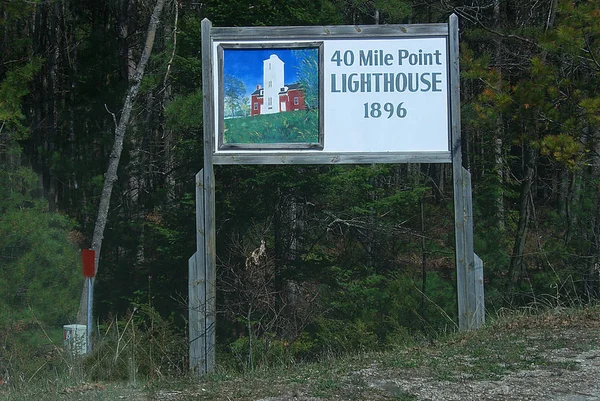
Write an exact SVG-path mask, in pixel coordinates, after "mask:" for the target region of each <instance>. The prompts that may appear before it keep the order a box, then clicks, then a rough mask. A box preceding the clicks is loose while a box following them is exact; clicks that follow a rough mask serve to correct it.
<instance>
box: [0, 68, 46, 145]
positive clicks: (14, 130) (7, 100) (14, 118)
mask: <svg viewBox="0 0 600 401" xmlns="http://www.w3.org/2000/svg"><path fill="white" fill-rule="evenodd" d="M41 64H42V63H41V59H39V58H34V59H33V60H32V61H31V62H29V63H27V64H25V65H23V66H18V67H15V68H13V69H11V70H9V71H8V72H6V75H5V76H4V79H2V82H0V127H1V128H0V139H2V137H3V136H4V135H6V134H7V133H8V135H9V136H10V138H11V139H13V140H19V139H23V138H24V137H25V136H26V135H27V131H26V129H25V127H24V126H23V120H24V119H25V116H24V115H23V113H22V110H21V101H22V99H23V97H25V96H26V95H27V94H29V92H30V88H29V84H30V82H31V80H32V78H33V76H34V75H35V74H36V73H37V72H38V71H39V69H40V67H41ZM2 142H4V141H2Z"/></svg>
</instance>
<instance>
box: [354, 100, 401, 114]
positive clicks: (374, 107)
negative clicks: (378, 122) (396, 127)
mask: <svg viewBox="0 0 600 401" xmlns="http://www.w3.org/2000/svg"><path fill="white" fill-rule="evenodd" d="M403 104H404V102H402V103H400V104H398V105H397V106H396V105H394V104H393V103H384V104H383V105H382V104H381V103H377V102H374V103H365V104H364V105H363V106H364V107H365V115H364V118H380V117H387V118H392V117H394V116H395V117H398V118H404V117H406V114H407V111H406V109H405V108H404V107H402V105H403Z"/></svg>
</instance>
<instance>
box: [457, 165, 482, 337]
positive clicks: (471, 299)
mask: <svg viewBox="0 0 600 401" xmlns="http://www.w3.org/2000/svg"><path fill="white" fill-rule="evenodd" d="M462 176H463V187H462V188H461V195H462V197H463V206H464V214H463V219H464V220H463V221H464V227H463V235H464V237H465V239H464V247H465V253H464V256H465V265H466V273H467V275H466V290H467V296H466V299H467V308H466V309H467V310H466V314H467V329H468V330H472V329H476V328H478V327H479V324H478V323H477V322H476V318H475V311H476V308H477V299H476V297H475V261H474V258H475V252H474V251H473V194H472V190H471V173H469V171H468V170H466V169H465V168H463V171H462Z"/></svg>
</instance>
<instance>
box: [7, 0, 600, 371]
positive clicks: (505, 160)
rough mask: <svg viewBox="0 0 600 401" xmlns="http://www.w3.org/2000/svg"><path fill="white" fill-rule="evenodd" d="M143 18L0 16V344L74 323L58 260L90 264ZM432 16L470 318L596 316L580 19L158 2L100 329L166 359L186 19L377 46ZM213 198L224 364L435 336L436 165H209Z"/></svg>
mask: <svg viewBox="0 0 600 401" xmlns="http://www.w3.org/2000/svg"><path fill="white" fill-rule="evenodd" d="M154 7H155V2H154V1H153V0H152V1H151V0H106V1H90V0H76V1H75V0H30V1H25V0H0V312H1V318H0V324H1V325H2V327H4V331H5V332H6V330H8V329H7V328H13V329H14V328H15V327H23V326H27V325H30V324H36V323H40V322H41V323H43V324H46V325H55V326H59V327H60V326H61V325H63V324H68V323H72V322H74V320H75V319H76V313H77V308H78V306H79V296H80V294H81V291H82V286H83V282H84V280H83V277H82V276H81V270H80V262H79V255H78V250H79V249H81V248H88V247H90V243H91V241H92V235H93V231H94V225H95V223H96V218H97V216H98V208H99V200H100V196H101V192H102V187H103V184H104V174H105V172H106V168H107V164H108V162H109V159H110V158H111V156H110V155H111V149H112V147H113V142H114V139H115V128H116V126H117V121H118V119H119V118H120V116H121V113H122V109H123V107H124V102H125V95H126V93H127V91H128V88H130V87H131V85H132V83H133V82H134V81H135V72H136V68H137V63H138V60H139V59H140V55H141V53H142V50H143V47H144V44H145V42H146V30H147V27H148V22H149V20H150V15H151V13H152V11H153V10H154ZM452 13H456V14H457V15H458V16H459V21H460V42H461V56H460V62H461V91H462V93H461V96H462V99H461V108H462V128H463V152H464V153H463V161H464V165H465V167H466V168H467V169H469V170H470V172H471V174H472V177H473V200H474V222H475V252H476V253H477V254H478V255H479V256H480V257H481V258H482V259H483V261H484V263H485V286H486V302H487V305H486V306H487V308H488V311H489V312H490V313H494V312H495V311H498V310H499V309H501V308H505V307H520V306H527V307H531V306H535V305H539V304H551V305H564V304H572V303H588V302H594V301H595V300H596V299H597V296H598V290H599V288H598V279H599V274H600V265H599V262H600V260H599V258H600V89H599V88H600V1H598V0H588V1H585V0H580V1H575V0H546V1H539V0H525V1H516V0H469V1H455V0H412V1H411V0H388V1H384V0H297V1H293V2H291V1H278V0H256V1H249V2H247V1H238V0H229V1H223V0H214V1H213V0H208V1H204V2H196V1H190V0H179V1H166V2H165V5H164V9H163V10H162V13H161V14H160V20H159V24H158V29H157V31H156V35H155V38H154V48H153V51H152V53H151V56H150V59H149V61H148V65H147V66H146V69H145V73H144V75H143V80H142V81H141V85H140V88H139V94H138V95H137V98H136V101H135V103H134V108H133V110H132V113H131V117H130V121H129V124H128V126H127V131H126V133H125V140H124V150H123V154H122V157H121V160H120V163H119V168H118V175H117V180H116V181H115V183H114V188H113V192H112V198H111V203H110V208H109V213H108V219H107V225H106V229H105V231H104V241H103V243H102V251H101V255H100V263H99V266H98V268H99V270H98V276H97V282H96V290H95V304H94V310H95V315H96V316H97V318H98V322H103V321H106V320H108V319H110V318H111V316H116V315H125V314H127V313H131V311H132V310H134V308H137V309H138V310H141V309H143V310H152V311H153V312H152V316H160V317H161V319H164V321H165V322H170V324H172V326H173V327H175V328H177V329H176V331H177V330H178V331H179V333H180V335H181V336H185V333H186V319H187V300H186V299H187V284H188V283H187V269H188V263H187V261H188V258H189V257H190V256H191V255H192V254H193V253H194V252H195V241H196V239H195V238H196V233H195V204H194V202H195V200H194V194H195V186H194V185H195V184H194V175H195V174H196V173H197V172H198V171H199V170H200V169H201V168H202V166H203V160H202V155H203V149H202V137H203V132H202V92H201V88H202V82H201V68H202V65H201V54H200V53H201V47H200V40H201V38H200V21H201V20H202V19H203V18H208V19H210V20H211V21H212V23H213V25H214V26H257V25H334V24H375V23H379V24H386V23H430V22H447V21H448V17H449V15H450V14H452ZM216 184H217V189H216V196H217V208H216V210H217V216H216V218H217V236H218V238H217V244H218V250H217V254H218V255H217V257H218V272H217V274H218V284H217V285H218V300H217V303H218V312H217V321H218V325H217V343H218V344H219V347H220V352H221V355H222V357H221V361H224V362H223V363H231V364H233V365H237V366H239V367H247V366H248V365H251V366H254V365H257V364H260V363H268V362H269V361H270V360H272V359H273V358H281V357H283V356H284V355H285V356H289V357H293V358H311V357H314V356H316V355H320V354H322V353H323V352H332V351H333V352H340V351H347V350H354V349H366V348H377V347H383V346H386V345H389V344H393V343H395V342H402V341H405V340H406V339H407V338H409V337H410V336H413V335H415V334H417V333H423V334H424V335H428V336H430V335H435V333H439V332H441V331H445V330H454V329H455V328H456V324H457V318H456V289H455V287H456V282H455V281H456V280H455V262H454V238H453V237H454V221H453V206H452V169H451V166H449V165H443V164H422V165H419V164H398V165H383V164H382V165H366V166H363V165H356V166H223V167H217V168H216ZM253 252H254V255H255V256H256V257H255V258H252V257H251V255H252V253H253ZM258 255H259V256H258ZM181 352H182V355H186V349H183V350H182V351H181Z"/></svg>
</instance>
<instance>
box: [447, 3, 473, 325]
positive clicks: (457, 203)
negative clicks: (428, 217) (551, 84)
mask: <svg viewBox="0 0 600 401" xmlns="http://www.w3.org/2000/svg"><path fill="white" fill-rule="evenodd" d="M448 28H449V29H448V34H449V35H448V36H449V37H448V40H449V51H450V120H451V128H450V130H451V138H452V140H451V152H452V176H453V184H454V224H455V225H454V233H455V245H456V284H457V286H456V288H457V293H458V294H457V295H458V327H459V329H460V330H468V328H469V327H468V321H469V319H468V299H467V258H466V252H465V251H466V250H465V233H464V229H465V208H464V198H463V167H462V144H461V126H460V65H459V62H458V17H457V16H456V15H455V14H452V15H451V16H450V20H449V27H448Z"/></svg>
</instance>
